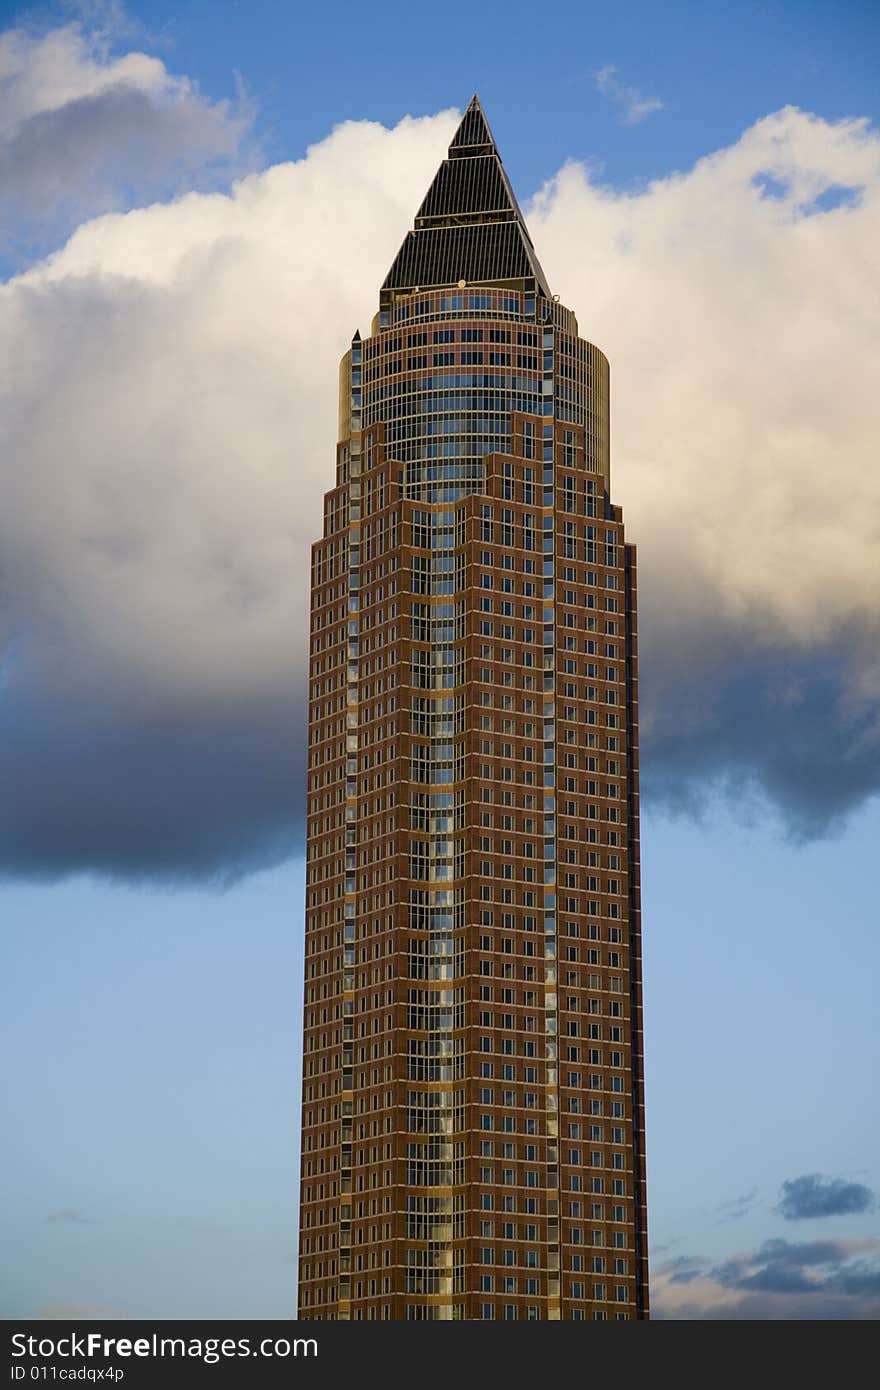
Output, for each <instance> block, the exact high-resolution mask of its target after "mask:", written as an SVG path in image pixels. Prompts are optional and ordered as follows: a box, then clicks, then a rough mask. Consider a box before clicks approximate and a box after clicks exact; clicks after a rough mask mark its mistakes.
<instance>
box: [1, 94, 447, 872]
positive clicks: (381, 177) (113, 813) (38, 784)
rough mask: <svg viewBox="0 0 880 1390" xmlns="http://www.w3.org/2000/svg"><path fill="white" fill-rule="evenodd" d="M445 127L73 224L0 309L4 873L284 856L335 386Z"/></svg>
mask: <svg viewBox="0 0 880 1390" xmlns="http://www.w3.org/2000/svg"><path fill="white" fill-rule="evenodd" d="M454 127H455V117H454V115H453V114H452V113H447V114H443V115H440V116H437V117H434V118H431V119H425V120H419V121H416V120H408V121H404V122H403V123H402V124H401V125H400V126H398V127H397V129H396V130H395V131H393V132H389V131H386V130H384V129H383V128H382V127H381V126H378V125H370V124H368V123H362V124H361V123H357V124H350V125H347V126H343V127H341V128H340V129H339V130H337V131H336V132H335V133H334V134H333V135H332V136H331V137H330V138H329V139H328V140H326V141H325V142H323V143H322V144H321V145H319V146H317V147H316V148H315V149H313V150H311V151H310V152H309V155H308V157H307V158H306V159H304V160H302V161H300V162H299V163H298V164H288V165H282V166H277V167H275V168H272V169H269V170H267V171H266V172H264V173H262V174H259V175H255V176H252V177H249V178H246V179H245V180H243V181H242V182H240V183H239V184H238V185H237V186H236V187H235V189H234V192H233V193H232V194H231V195H230V196H225V195H220V194H215V195H211V196H204V195H197V194H191V195H189V196H187V197H185V198H183V199H182V200H180V201H178V202H176V203H174V204H168V205H163V204H156V205H154V206H152V207H150V208H148V209H144V210H141V211H136V212H132V213H129V214H128V215H126V216H125V217H120V216H113V215H110V216H105V217H103V218H100V219H95V220H93V221H91V222H89V223H87V224H85V225H84V226H82V227H81V228H80V229H79V230H78V231H77V233H76V234H75V235H74V237H73V238H72V239H71V240H70V241H69V243H68V244H67V246H66V247H65V248H64V249H63V250H62V251H61V252H59V253H58V254H57V255H55V256H54V257H53V258H51V259H50V260H49V261H48V262H47V263H46V264H44V265H42V266H40V267H39V268H37V269H35V270H32V271H31V272H29V273H28V274H25V275H22V276H20V277H18V278H17V279H15V280H13V281H12V282H10V283H9V284H8V285H7V286H6V287H4V288H3V289H2V290H0V324H2V340H3V341H4V342H5V343H7V344H10V345H12V344H14V345H15V355H14V359H12V358H11V359H10V361H9V364H8V367H7V369H6V370H5V371H4V373H3V379H2V382H0V396H2V397H3V399H2V403H0V404H2V408H0V434H2V458H3V460H4V473H5V476H4V489H5V500H4V508H3V511H2V515H0V566H2V573H3V582H2V585H0V603H2V610H0V623H2V651H3V656H2V661H0V689H2V696H0V698H2V701H3V708H4V719H3V724H2V729H3V731H2V733H0V741H2V746H0V761H2V764H3V768H4V776H3V780H2V787H0V842H2V845H3V851H2V855H3V868H4V869H6V870H8V871H11V872H22V873H26V874H30V873H34V874H39V873H40V872H49V873H65V872H68V871H73V870H76V869H79V868H94V869H96V870H98V871H102V872H106V873H110V874H119V875H123V876H129V877H135V878H136V877H138V876H142V875H150V874H153V873H159V874H162V875H165V876H167V877H168V878H170V879H174V878H177V877H186V876H191V875H215V874H219V875H221V876H229V875H234V874H235V873H237V872H240V871H242V870H243V869H245V868H248V867H251V866H254V865H258V864H266V863H270V862H277V861H279V860H281V859H284V858H286V857H288V856H290V855H291V854H293V853H295V852H296V851H297V850H298V849H299V848H300V838H299V836H300V822H301V812H302V808H303V802H304V785H303V766H304V763H303V753H304V743H305V740H304V720H305V704H304V696H305V677H306V670H307V643H308V638H307V610H308V557H309V547H310V544H311V542H312V541H313V540H314V539H315V538H316V537H317V536H318V535H319V534H320V529H321V498H322V493H323V490H324V489H325V488H327V487H328V486H330V485H331V483H332V481H333V476H334V457H335V453H334V447H335V422H336V380H337V371H336V364H337V361H338V358H339V356H340V354H341V352H342V350H343V349H344V347H345V345H346V343H347V342H348V341H349V339H350V338H351V335H352V333H353V332H354V330H355V328H356V327H357V326H358V325H361V326H362V327H366V326H368V325H369V321H370V318H371V316H372V314H373V312H374V311H375V307H376V306H375V300H376V291H377V286H378V285H379V283H380V281H381V279H382V277H383V276H384V274H385V271H386V270H387V267H388V264H389V263H390V261H391V258H392V256H393V254H394V251H395V250H396V247H397V244H398V243H399V241H400V239H401V237H402V234H403V231H404V229H405V227H406V226H407V224H408V222H409V221H410V220H411V217H412V210H413V208H414V207H415V206H417V204H418V201H419V199H420V197H421V196H422V194H423V192H424V186H425V183H426V180H427V178H428V176H429V173H430V171H431V170H432V169H433V168H434V167H436V165H437V163H438V162H439V160H440V159H441V158H442V155H443V152H444V150H445V147H446V145H447V144H448V142H449V140H450V138H451V135H452V132H453V130H454Z"/></svg>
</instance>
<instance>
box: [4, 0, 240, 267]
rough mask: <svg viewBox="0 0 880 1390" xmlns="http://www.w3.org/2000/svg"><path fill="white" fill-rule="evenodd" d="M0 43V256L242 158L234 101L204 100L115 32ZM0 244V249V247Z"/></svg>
mask: <svg viewBox="0 0 880 1390" xmlns="http://www.w3.org/2000/svg"><path fill="white" fill-rule="evenodd" d="M95 19H100V20H101V21H103V22H100V23H98V22H95V20H93V22H91V23H84V22H73V23H70V24H67V25H65V26H63V27H61V28H55V29H51V30H48V31H44V32H38V31H33V30H31V29H29V28H27V27H25V26H23V25H20V26H18V27H15V28H12V29H8V30H6V31H5V32H3V33H0V227H2V228H3V234H2V236H3V242H2V243H0V249H5V250H6V251H7V252H10V251H14V252H16V253H18V254H21V252H22V249H23V248H27V249H30V250H33V249H35V248H40V247H42V248H47V247H48V246H49V245H51V244H52V243H53V240H54V239H56V238H57V237H58V236H59V235H60V233H61V232H69V231H70V230H71V229H72V227H73V226H75V225H76V223H77V222H79V221H81V220H82V219H83V217H85V216H87V215H91V214H94V213H96V212H103V211H107V210H109V209H111V208H122V207H129V206H131V205H132V204H133V203H136V202H145V201H147V200H149V199H151V198H154V197H162V196H167V195H168V194H170V193H174V192H179V191H182V190H183V189H186V188H189V187H191V186H192V184H193V182H195V183H196V184H197V185H198V186H200V187H203V188H204V187H205V186H207V185H208V184H210V183H211V182H212V180H213V178H214V177H215V176H216V175H218V173H219V171H220V170H221V169H222V170H223V172H224V174H225V175H226V176H228V174H229V168H230V164H231V163H233V164H234V163H235V162H237V161H238V160H239V158H241V157H243V155H244V150H243V144H244V142H245V137H246V136H247V134H248V131H249V128H250V123H251V112H250V110H249V107H248V104H247V102H246V101H245V100H243V99H241V100H237V101H236V102H235V103H230V102H209V101H207V100H205V98H204V97H202V96H201V95H200V94H199V92H198V90H197V88H196V87H195V85H194V84H193V83H192V82H191V81H190V80H189V79H188V78H187V77H182V76H175V75H174V74H172V73H170V72H169V71H168V70H167V68H166V67H165V65H164V64H163V63H162V62H161V61H160V60H159V59H158V58H155V57H152V56H150V55H148V54H146V53H141V52H136V51H133V52H128V53H123V54H119V55H114V54H113V52H112V45H113V40H114V39H115V38H116V37H117V36H118V35H119V34H120V33H124V31H125V28H124V23H122V22H121V21H120V20H119V19H118V17H116V16H114V14H113V13H112V12H109V13H108V12H107V11H104V12H103V14H101V15H99V16H96V17H95ZM4 243H5V245H4Z"/></svg>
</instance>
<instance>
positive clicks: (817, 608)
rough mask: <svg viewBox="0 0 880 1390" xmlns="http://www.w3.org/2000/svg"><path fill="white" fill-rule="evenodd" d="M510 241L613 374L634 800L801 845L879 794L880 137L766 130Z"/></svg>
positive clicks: (783, 126)
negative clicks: (638, 795) (774, 814)
mask: <svg viewBox="0 0 880 1390" xmlns="http://www.w3.org/2000/svg"><path fill="white" fill-rule="evenodd" d="M769 188H772V190H773V191H772V193H770V192H769V191H768V189H769ZM844 190H845V191H846V192H847V196H846V197H844V196H842V195H843V192H844ZM830 193H833V194H834V195H835V196H833V197H829V196H828V195H829V194H830ZM531 228H532V232H533V235H534V237H535V241H536V244H537V245H538V246H539V247H540V249H541V255H542V258H543V262H544V265H545V267H546V268H547V269H548V273H549V274H550V275H551V279H552V283H553V288H554V289H555V290H556V291H558V292H559V293H560V294H561V296H562V300H563V302H564V303H567V304H573V305H576V306H577V308H578V310H579V317H580V323H581V329H582V331H583V332H585V333H586V335H587V336H589V337H590V338H592V339H593V340H594V341H596V342H597V343H600V344H601V345H602V346H603V348H604V349H605V350H606V351H607V352H608V354H609V356H610V358H611V363H612V392H613V401H614V406H613V417H612V459H613V463H612V467H613V470H614V476H615V479H616V482H615V494H616V496H617V497H618V498H619V499H620V500H621V501H622V502H623V504H624V509H625V515H626V518H627V522H628V527H629V531H630V534H631V536H632V538H633V539H634V540H636V541H637V542H638V543H639V545H640V555H641V560H640V638H641V657H642V670H643V677H644V680H643V687H642V694H643V701H642V705H641V715H642V750H643V754H644V771H645V777H644V782H643V788H644V790H645V792H646V793H647V795H648V796H649V797H652V796H653V797H654V798H655V799H656V798H658V797H661V798H663V799H664V800H665V801H666V802H667V804H670V805H672V806H677V807H681V808H685V809H692V808H693V807H695V806H697V805H699V803H700V800H701V798H702V797H703V796H704V795H705V793H706V790H707V789H708V788H711V787H719V786H720V787H724V788H726V789H727V790H728V791H730V792H732V793H733V794H734V795H737V796H740V797H741V796H743V795H745V794H750V793H754V791H755V790H756V789H757V790H758V791H759V792H760V793H763V794H764V795H765V796H768V797H769V798H770V799H771V800H772V801H773V802H774V803H775V804H776V805H777V806H778V807H779V808H780V810H781V811H782V813H783V815H784V817H785V818H786V821H787V823H788V826H789V828H790V829H791V830H792V831H793V833H794V834H796V835H804V836H809V835H814V834H821V833H824V832H825V831H827V830H828V828H829V827H830V826H831V825H833V824H834V823H835V821H839V820H840V819H841V818H842V817H843V816H845V815H846V813H847V812H848V811H849V810H851V809H852V808H853V807H854V806H856V805H858V804H859V803H860V802H861V801H863V800H864V799H865V798H866V797H869V796H872V795H874V794H876V791H877V788H878V785H880V720H878V713H880V703H878V696H880V660H878V651H880V641H878V638H880V546H878V536H880V473H878V470H877V467H876V439H877V437H878V427H880V409H878V393H877V391H876V380H877V370H878V355H880V353H878V345H877V334H876V318H875V315H876V304H877V295H878V288H880V286H878V278H880V277H878V269H877V262H876V256H875V254H874V249H873V248H874V246H875V244H876V240H877V237H878V234H880V138H878V135H877V133H876V131H874V130H872V129H871V128H870V127H869V126H868V124H867V122H865V121H863V120H850V121H842V122H837V123H829V122H826V121H823V120H820V119H819V118H818V117H815V116H811V115H807V114H805V113H803V112H800V111H797V110H794V109H792V108H787V109H785V110H783V111H780V112H777V113H776V114H775V115H773V116H768V117H767V118H766V119H764V120H761V121H759V122H758V123H757V124H756V125H754V126H753V127H751V128H750V129H749V130H747V131H746V132H745V133H744V134H743V136H742V138H741V139H740V140H739V141H738V142H737V143H736V144H735V145H733V146H731V147H730V148H729V149H724V150H720V151H718V152H717V153H715V154H713V155H711V156H710V157H708V158H706V159H703V160H701V161H699V163H697V164H696V166H695V167H694V168H693V169H692V170H690V171H688V172H686V173H681V174H677V175H674V176H672V177H670V178H667V179H662V180H658V181H656V182H654V183H652V184H650V185H649V186H648V187H647V188H646V189H644V190H643V191H641V192H638V193H634V194H627V195H624V194H615V193H612V192H610V191H609V190H607V189H605V188H602V187H600V186H598V185H597V184H595V183H594V182H592V181H591V179H590V177H589V175H588V174H587V172H586V171H585V170H584V169H583V168H582V167H579V166H577V165H572V166H570V167H567V168H566V169H564V170H563V171H562V172H561V173H560V174H559V175H558V177H557V178H556V179H555V180H554V181H553V182H552V183H551V184H550V185H548V187H547V188H546V189H545V190H544V191H543V192H542V194H541V196H540V198H539V199H538V206H537V209H536V211H535V212H534V213H533V215H532V217H531Z"/></svg>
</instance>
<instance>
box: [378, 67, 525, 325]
mask: <svg viewBox="0 0 880 1390" xmlns="http://www.w3.org/2000/svg"><path fill="white" fill-rule="evenodd" d="M460 280H465V281H466V282H467V283H468V284H477V285H490V284H494V283H499V282H502V283H510V282H516V281H520V280H534V281H535V282H536V283H537V287H538V290H539V291H540V293H541V294H543V295H545V296H546V297H547V298H548V299H549V298H550V290H549V288H548V286H547V279H546V276H545V275H544V272H543V270H542V269H541V266H540V263H539V261H538V258H537V256H536V255H535V248H534V246H533V245H532V239H531V237H530V236H529V233H528V228H527V227H526V224H525V219H524V218H523V215H522V212H521V211H520V208H519V204H518V203H517V201H516V197H515V195H514V192H513V189H512V188H511V186H510V181H509V179H508V177H507V174H506V173H505V172H504V166H503V165H502V163H501V156H500V155H499V153H498V149H497V146H496V144H495V141H494V139H493V136H492V132H491V130H490V129H489V123H488V121H487V120H486V117H485V113H484V112H483V108H482V106H481V105H480V99H479V97H478V96H477V95H476V93H475V94H474V96H473V97H472V98H471V101H470V105H469V106H468V108H467V110H466V111H465V113H464V116H463V117H462V120H461V123H460V125H459V127H458V130H457V131H456V132H455V135H454V136H453V137H452V143H451V145H450V146H449V154H448V157H447V158H446V159H445V160H444V161H443V163H442V164H441V165H440V168H439V169H438V170H437V173H436V175H435V177H434V180H433V182H432V184H431V186H430V188H429V189H428V192H427V193H426V194H425V197H424V200H423V202H422V205H421V207H420V208H419V210H418V212H417V214H416V219H415V227H414V229H413V231H411V232H410V233H409V234H408V236H407V238H406V240H405V242H404V243H403V246H402V247H401V248H400V251H399V253H398V255H397V258H396V260H395V262H394V264H393V265H392V267H391V269H390V271H389V272H388V275H387V277H386V280H385V283H384V285H383V286H382V288H383V290H405V289H412V288H415V287H416V286H419V287H420V288H427V287H428V286H429V285H455V284H458V282H459V281H460Z"/></svg>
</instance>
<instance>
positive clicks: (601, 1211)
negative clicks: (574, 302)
mask: <svg viewBox="0 0 880 1390" xmlns="http://www.w3.org/2000/svg"><path fill="white" fill-rule="evenodd" d="M608 393H609V385H608V363H607V361H606V359H605V357H604V356H603V355H602V353H601V352H600V351H599V350H598V348H596V347H594V346H593V345H592V344H590V343H587V342H585V341H584V340H583V339H581V338H579V337H578V335H577V323H576V320H575V316H574V314H573V313H572V312H571V310H569V309H566V308H563V306H562V305H561V304H560V303H559V302H558V297H557V296H554V295H553V294H551V292H550V288H549V286H548V283H547V279H546V277H545V275H544V272H543V270H542V269H541V266H540V264H539V262H538V259H537V256H536V254H535V250H534V247H533V245H532V242H531V238H530V237H529V233H528V231H527V229H526V226H525V223H524V221H523V217H522V214H521V212H520V210H519V207H518V206H517V202H516V199H515V197H514V195H513V192H512V190H511V187H510V184H509V182H508V179H507V176H506V174H505V172H504V169H503V166H502V163H501V159H500V157H499V155H498V151H497V149H496V147H495V142H494V140H493V138H492V135H491V132H490V130H489V127H488V125H487V123H486V119H485V116H484V114H483V111H482V108H481V106H480V103H479V101H478V100H477V98H476V97H474V99H473V101H472V102H471V104H470V106H469V107H468V109H467V112H466V113H465V116H464V119H463V120H462V122H461V125H460V126H459V128H458V130H457V132H456V134H455V136H454V138H453V141H452V144H451V146H450V148H449V156H448V158H447V159H446V160H444V162H443V163H442V165H441V166H440V169H439V170H438V172H437V175H436V177H435V179H434V181H433V183H432V184H431V186H430V188H429V189H428V192H427V194H426V195H425V198H424V201H423V203H422V205H421V207H420V208H419V211H418V213H417V215H416V219H415V226H414V229H413V230H412V231H411V232H409V234H408V235H407V237H406V239H405V241H404V243H403V246H402V247H401V249H400V251H399V252H398V255H397V257H396V259H395V260H394V263H393V265H392V266H391V269H390V271H389V272H388V275H387V277H386V279H385V282H384V284H383V285H382V288H381V290H380V294H379V311H378V314H377V316H376V318H375V319H374V321H373V326H372V331H371V335H370V337H369V338H366V339H363V340H362V339H361V337H360V335H359V334H357V333H356V334H355V336H354V339H353V341H352V343H351V347H350V350H349V351H348V352H347V353H346V354H345V357H344V358H343V360H342V364H341V369H340V423H339V440H340V442H339V445H338V449H337V464H336V486H335V487H334V488H333V489H332V490H331V491H330V492H328V493H327V495H326V499H325V508H324V535H323V538H322V539H321V540H319V541H318V542H317V543H316V545H315V546H314V548H313V551H312V575H311V594H312V609H311V638H310V643H311V645H310V653H311V657H310V703H309V774H308V872H307V890H306V891H307V902H306V940H305V1033H304V1053H303V1148H302V1189H301V1229H300V1304H299V1316H300V1317H301V1318H306V1319H352V1318H366V1319H395V1320H399V1319H413V1318H415V1319H440V1320H442V1319H490V1318H496V1319H507V1318H511V1319H529V1318H535V1319H565V1320H578V1319H595V1318H598V1319H606V1318H608V1319H613V1318H645V1317H647V1316H648V1283H647V1246H646V1207H645V1163H644V1106H643V1064H642V1008H641V946H640V902H639V800H638V695H637V690H638V687H637V644H638V643H637V624H636V558H635V550H634V548H633V547H632V545H630V544H628V543H627V542H626V541H625V539H624V532H623V521H622V515H621V510H620V508H619V507H616V506H614V505H613V504H612V502H611V500H610V495H609V487H610V475H609V422H608V399H609V395H608Z"/></svg>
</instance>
